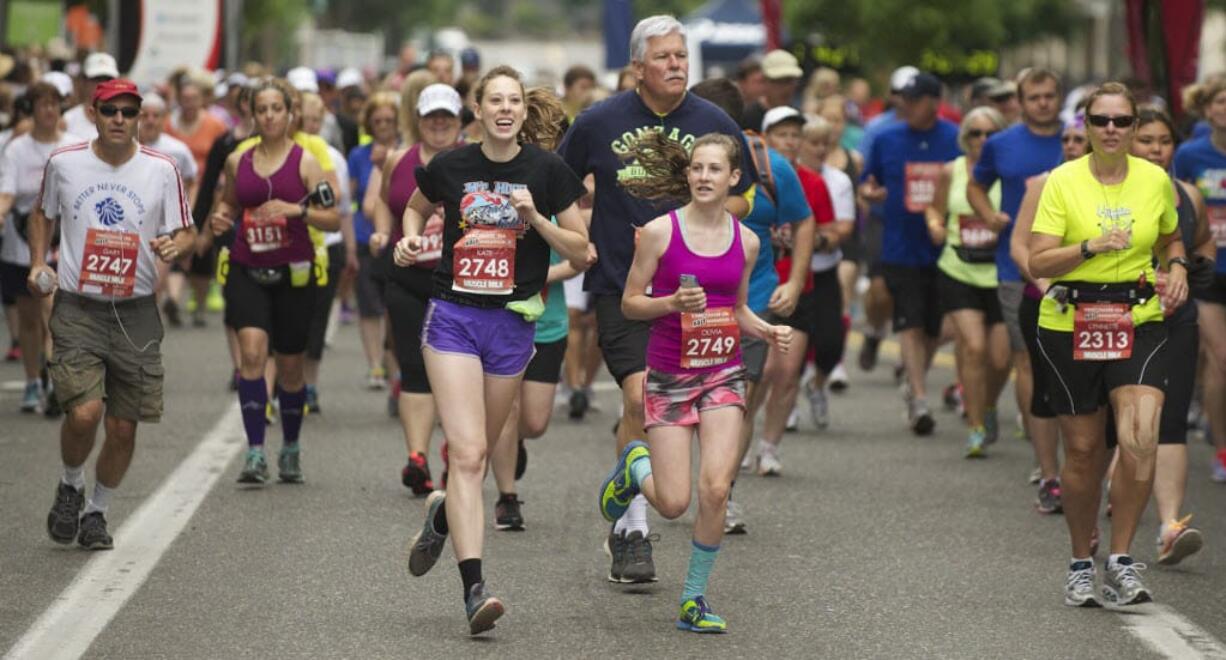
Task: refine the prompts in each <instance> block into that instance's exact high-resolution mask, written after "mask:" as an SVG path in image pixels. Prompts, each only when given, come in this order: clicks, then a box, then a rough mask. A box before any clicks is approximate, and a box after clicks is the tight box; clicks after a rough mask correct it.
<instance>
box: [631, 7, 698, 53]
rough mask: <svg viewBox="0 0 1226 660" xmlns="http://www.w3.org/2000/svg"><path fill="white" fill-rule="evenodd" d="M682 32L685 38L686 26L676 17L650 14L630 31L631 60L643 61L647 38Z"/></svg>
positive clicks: (682, 36)
mask: <svg viewBox="0 0 1226 660" xmlns="http://www.w3.org/2000/svg"><path fill="white" fill-rule="evenodd" d="M673 33H676V34H680V35H681V38H682V39H684V38H685V26H684V25H682V24H681V21H679V20H677V19H676V17H674V16H670V15H668V14H658V15H656V16H648V17H647V18H644V19H643V20H641V21H639V22H638V24H637V25H635V26H634V31H633V32H631V33H630V60H631V61H633V62H642V61H643V58H644V57H645V56H646V55H647V40H648V39H650V38H652V37H663V36H666V35H670V34H673Z"/></svg>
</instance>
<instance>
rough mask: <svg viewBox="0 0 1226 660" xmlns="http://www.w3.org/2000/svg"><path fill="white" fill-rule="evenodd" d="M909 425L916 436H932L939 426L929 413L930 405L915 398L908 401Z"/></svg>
mask: <svg viewBox="0 0 1226 660" xmlns="http://www.w3.org/2000/svg"><path fill="white" fill-rule="evenodd" d="M907 423H908V424H909V425H910V426H911V432H912V433H914V434H915V435H931V434H932V430H933V429H934V428H936V425H937V423H936V420H934V419H933V418H932V413H931V412H929V411H928V403H927V402H925V401H920V400H918V399H914V398H909V400H908V401H907Z"/></svg>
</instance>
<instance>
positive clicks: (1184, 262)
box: [1166, 257, 1189, 273]
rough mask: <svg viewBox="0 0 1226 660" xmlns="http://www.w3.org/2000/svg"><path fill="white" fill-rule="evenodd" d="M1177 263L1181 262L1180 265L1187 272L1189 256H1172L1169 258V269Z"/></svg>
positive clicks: (1167, 264) (1167, 263)
mask: <svg viewBox="0 0 1226 660" xmlns="http://www.w3.org/2000/svg"><path fill="white" fill-rule="evenodd" d="M1175 264H1179V265H1180V266H1183V272H1185V273H1186V272H1188V270H1189V264H1188V258H1187V257H1171V258H1170V259H1168V260H1167V262H1166V267H1167V269H1168V270H1169V269H1170V267H1171V266H1173V265H1175Z"/></svg>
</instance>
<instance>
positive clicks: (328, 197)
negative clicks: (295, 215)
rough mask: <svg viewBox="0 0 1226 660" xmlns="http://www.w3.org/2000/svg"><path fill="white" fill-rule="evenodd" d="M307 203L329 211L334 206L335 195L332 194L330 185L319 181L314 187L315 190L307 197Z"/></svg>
mask: <svg viewBox="0 0 1226 660" xmlns="http://www.w3.org/2000/svg"><path fill="white" fill-rule="evenodd" d="M307 201H308V202H310V203H311V204H314V205H315V206H318V207H320V208H325V209H330V208H332V207H333V206H336V194H335V193H333V192H332V185H331V184H330V183H328V182H327V181H320V182H319V183H317V184H316V185H315V190H314V191H313V192H312V193H311V194H310V195H307Z"/></svg>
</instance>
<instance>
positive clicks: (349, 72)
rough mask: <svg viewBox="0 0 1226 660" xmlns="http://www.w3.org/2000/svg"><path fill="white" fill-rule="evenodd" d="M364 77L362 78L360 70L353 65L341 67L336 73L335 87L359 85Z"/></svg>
mask: <svg viewBox="0 0 1226 660" xmlns="http://www.w3.org/2000/svg"><path fill="white" fill-rule="evenodd" d="M363 82H365V79H363V78H362V72H361V71H358V70H357V69H355V68H353V67H349V68H347V69H341V72H340V73H338V74H336V88H337V89H345V88H346V87H361V86H362V83H363Z"/></svg>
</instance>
